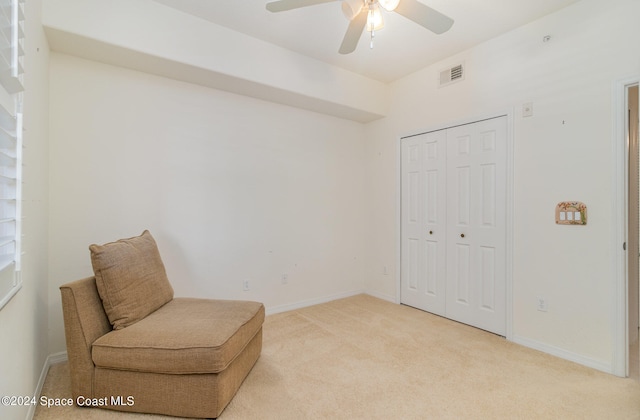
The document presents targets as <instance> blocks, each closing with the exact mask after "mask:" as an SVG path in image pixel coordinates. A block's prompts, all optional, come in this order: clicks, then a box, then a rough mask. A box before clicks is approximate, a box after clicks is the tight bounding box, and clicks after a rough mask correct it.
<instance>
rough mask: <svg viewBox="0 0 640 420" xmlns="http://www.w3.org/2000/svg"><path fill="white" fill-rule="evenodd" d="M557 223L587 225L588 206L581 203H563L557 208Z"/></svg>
mask: <svg viewBox="0 0 640 420" xmlns="http://www.w3.org/2000/svg"><path fill="white" fill-rule="evenodd" d="M556 223H557V224H559V225H586V224H587V205H586V204H584V203H581V202H579V201H563V202H561V203H558V205H557V206H556Z"/></svg>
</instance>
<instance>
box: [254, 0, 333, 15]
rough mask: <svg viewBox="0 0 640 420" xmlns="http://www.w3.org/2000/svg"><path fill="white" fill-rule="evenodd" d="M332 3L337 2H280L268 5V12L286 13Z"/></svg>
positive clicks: (299, 0) (323, 0) (291, 0)
mask: <svg viewBox="0 0 640 420" xmlns="http://www.w3.org/2000/svg"><path fill="white" fill-rule="evenodd" d="M332 1H336V0H279V1H272V2H271V3H267V10H268V11H270V12H284V11H286V10H292V9H299V8H301V7H307V6H313V5H315V4H322V3H329V2H332Z"/></svg>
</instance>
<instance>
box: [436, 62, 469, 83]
mask: <svg viewBox="0 0 640 420" xmlns="http://www.w3.org/2000/svg"><path fill="white" fill-rule="evenodd" d="M461 80H464V65H463V64H458V65H455V66H453V67H449V68H448V69H446V70H442V71H441V72H440V84H439V87H442V86H447V85H450V84H451V83H455V82H459V81H461Z"/></svg>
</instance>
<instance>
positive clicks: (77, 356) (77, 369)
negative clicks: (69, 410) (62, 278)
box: [60, 277, 112, 398]
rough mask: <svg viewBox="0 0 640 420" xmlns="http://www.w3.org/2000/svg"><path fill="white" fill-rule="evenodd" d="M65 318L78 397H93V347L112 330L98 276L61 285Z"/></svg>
mask: <svg viewBox="0 0 640 420" xmlns="http://www.w3.org/2000/svg"><path fill="white" fill-rule="evenodd" d="M60 293H61V295H62V315H63V317H64V333H65V338H66V341H67V356H68V359H69V370H70V372H71V392H72V394H73V396H74V398H78V396H80V395H82V396H84V397H87V398H92V397H94V395H93V375H94V364H93V360H92V359H91V346H92V344H93V343H94V341H96V340H97V339H98V338H99V337H102V336H103V335H105V334H106V333H108V332H109V331H111V330H112V327H111V324H110V323H109V319H108V318H107V314H106V313H105V312H104V308H103V306H102V301H101V300H100V295H99V294H98V289H97V287H96V279H95V277H88V278H86V279H82V280H77V281H74V282H71V283H67V284H63V285H62V286H60Z"/></svg>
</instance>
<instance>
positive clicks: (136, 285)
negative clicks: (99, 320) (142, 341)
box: [89, 230, 173, 330]
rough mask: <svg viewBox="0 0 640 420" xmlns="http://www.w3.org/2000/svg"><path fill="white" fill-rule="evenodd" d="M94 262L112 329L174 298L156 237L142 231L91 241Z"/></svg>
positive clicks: (126, 325) (132, 321)
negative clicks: (113, 239)
mask: <svg viewBox="0 0 640 420" xmlns="http://www.w3.org/2000/svg"><path fill="white" fill-rule="evenodd" d="M89 250H90V251H91V264H92V265H93V271H94V274H95V277H96V286H97V288H98V293H99V294H100V298H101V299H102V305H103V306H104V311H105V312H106V313H107V316H108V317H109V322H111V325H113V329H115V330H119V329H122V328H125V327H128V326H130V325H132V324H134V323H136V322H138V321H140V320H141V319H143V318H144V317H146V316H147V315H149V314H150V313H152V312H153V311H155V310H157V309H158V308H160V307H161V306H162V305H164V304H165V303H167V302H169V301H170V300H171V299H173V288H172V287H171V284H170V283H169V279H168V278H167V273H166V271H165V269H164V264H163V263H162V259H161V258H160V252H158V247H157V245H156V242H155V240H154V239H153V237H152V236H151V234H150V233H149V231H148V230H145V231H144V232H143V233H142V235H140V236H136V237H134V238H129V239H121V240H119V241H116V242H110V243H107V244H104V245H95V244H94V245H90V246H89Z"/></svg>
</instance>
